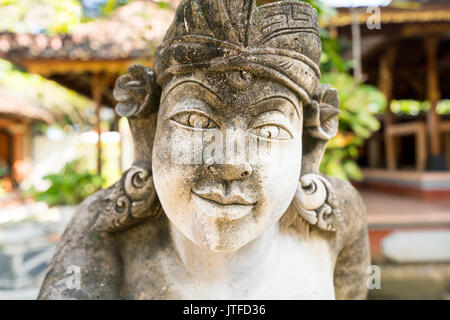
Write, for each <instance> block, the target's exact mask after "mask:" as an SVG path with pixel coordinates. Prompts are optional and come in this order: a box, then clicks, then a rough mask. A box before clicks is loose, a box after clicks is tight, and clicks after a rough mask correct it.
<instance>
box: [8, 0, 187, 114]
mask: <svg viewBox="0 0 450 320" xmlns="http://www.w3.org/2000/svg"><path fill="white" fill-rule="evenodd" d="M179 1H180V0H171V1H166V2H169V4H170V6H171V7H172V8H161V7H160V6H159V5H158V4H157V3H155V2H153V1H143V0H139V1H133V2H131V3H129V4H127V5H125V6H123V7H120V8H118V9H117V10H116V11H115V12H114V13H113V15H112V16H111V17H109V18H108V19H100V20H96V21H93V22H88V23H84V24H81V25H80V26H78V27H77V28H76V29H75V30H74V31H73V32H72V33H71V34H68V35H57V36H53V37H49V36H46V35H43V34H15V33H8V32H4V33H0V58H4V59H7V60H9V61H11V62H12V63H13V64H15V65H16V66H19V67H21V68H23V69H25V70H26V71H28V72H30V73H37V74H40V75H42V76H44V77H46V78H48V79H50V80H53V81H56V82H58V83H59V84H61V85H63V86H65V87H67V88H69V89H71V90H74V91H76V92H78V93H80V94H82V95H84V96H86V97H88V98H92V82H93V75H94V74H104V75H105V76H106V77H104V78H105V79H106V81H107V82H108V83H107V88H106V90H104V91H103V92H102V101H103V103H104V104H105V105H107V106H111V107H112V106H114V105H115V100H114V98H113V96H112V89H113V86H114V82H115V79H116V78H117V76H118V75H120V74H121V73H122V72H125V71H126V70H127V67H128V66H129V65H130V64H132V63H136V62H137V63H142V64H146V65H151V64H152V57H153V55H154V52H155V50H156V48H157V46H158V45H159V44H160V42H161V41H162V39H163V37H164V35H165V33H166V31H167V29H168V28H169V26H170V23H171V22H172V20H173V16H174V13H175V11H174V9H173V8H175V7H176V5H177V4H178V2H179Z"/></svg>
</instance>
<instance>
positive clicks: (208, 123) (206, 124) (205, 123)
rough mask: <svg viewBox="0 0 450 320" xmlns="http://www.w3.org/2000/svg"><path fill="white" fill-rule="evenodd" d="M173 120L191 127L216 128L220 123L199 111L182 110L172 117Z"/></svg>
mask: <svg viewBox="0 0 450 320" xmlns="http://www.w3.org/2000/svg"><path fill="white" fill-rule="evenodd" d="M172 120H173V121H175V122H177V123H179V124H181V125H183V126H186V127H189V128H198V129H214V128H218V125H217V124H216V123H215V122H214V121H212V120H211V119H210V118H209V117H207V116H206V115H203V114H200V113H197V112H182V113H179V114H176V115H175V116H173V117H172Z"/></svg>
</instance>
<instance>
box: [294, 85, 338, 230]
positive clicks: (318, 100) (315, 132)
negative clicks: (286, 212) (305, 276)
mask: <svg viewBox="0 0 450 320" xmlns="http://www.w3.org/2000/svg"><path fill="white" fill-rule="evenodd" d="M339 113H340V111H339V98H338V95H337V91H336V90H335V89H332V88H330V87H329V86H328V85H321V86H320V87H319V90H318V92H317V94H316V95H315V97H314V99H313V102H312V103H311V104H310V105H309V106H306V107H305V108H304V112H303V114H304V122H303V123H304V129H303V132H304V134H303V155H302V173H301V174H302V175H301V177H300V181H299V184H298V187H297V191H296V193H295V196H294V199H293V201H292V205H293V207H294V209H295V210H292V211H291V212H295V214H293V215H291V217H290V218H291V220H292V221H294V222H295V221H296V218H297V217H298V216H300V217H302V218H303V221H305V223H306V225H307V226H316V227H317V228H319V229H321V230H324V231H336V226H337V224H338V223H339V222H338V221H340V220H342V216H341V214H340V211H339V208H338V207H339V203H338V201H337V199H336V195H335V193H334V191H333V188H332V186H331V184H330V183H329V182H328V180H327V179H326V178H325V177H323V176H321V175H320V173H319V166H320V162H321V161H322V157H323V154H324V153H325V149H326V146H327V142H328V140H329V139H331V138H333V137H334V136H335V135H336V134H337V132H338V124H339V120H338V115H339ZM286 221H288V220H287V218H286ZM286 224H287V225H289V222H288V223H286ZM291 224H292V223H291ZM306 230H309V227H308V228H306Z"/></svg>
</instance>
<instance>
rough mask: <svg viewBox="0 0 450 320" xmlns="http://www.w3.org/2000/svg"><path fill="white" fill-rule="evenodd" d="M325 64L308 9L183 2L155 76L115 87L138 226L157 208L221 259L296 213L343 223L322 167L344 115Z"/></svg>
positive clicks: (322, 222) (241, 0) (139, 71)
mask: <svg viewBox="0 0 450 320" xmlns="http://www.w3.org/2000/svg"><path fill="white" fill-rule="evenodd" d="M320 55H321V42H320V37H319V32H318V26H317V13H316V11H315V10H314V9H313V8H311V7H310V6H309V5H307V4H305V3H303V2H277V3H272V4H268V5H264V6H259V7H256V5H255V1H246V0H184V1H182V2H181V4H180V6H179V7H178V9H177V12H176V16H175V20H174V22H173V23H172V26H171V27H170V29H169V31H168V32H167V35H166V37H165V39H164V41H163V43H162V44H161V45H160V47H159V48H158V50H157V52H156V57H155V61H154V71H152V70H150V69H148V68H146V67H142V66H132V67H130V69H129V73H128V74H127V75H124V76H122V77H121V78H119V79H118V82H117V84H116V89H115V97H116V99H117V100H118V101H119V102H120V103H119V105H118V106H117V111H118V113H119V114H120V115H123V116H127V117H128V118H129V121H130V126H131V129H132V133H133V138H134V143H135V150H136V151H135V164H134V167H133V168H132V170H131V171H130V172H133V176H132V177H131V178H130V179H128V180H130V181H131V182H129V184H128V185H127V181H128V180H127V178H126V177H125V178H124V189H125V192H126V193H127V192H128V197H127V199H128V200H126V201H128V202H130V203H127V208H126V210H129V212H130V213H131V214H132V215H133V216H134V217H135V218H140V217H142V216H146V215H147V214H146V213H143V212H145V210H146V209H145V208H147V209H148V207H149V206H150V203H153V202H155V201H156V202H158V201H159V202H160V204H161V206H162V208H163V210H164V212H165V214H166V215H167V217H168V219H169V221H170V222H171V223H172V224H173V226H175V227H176V228H177V229H178V230H179V231H181V233H182V234H183V235H184V236H186V237H187V238H188V239H190V240H191V241H193V242H194V243H196V244H197V245H199V246H203V247H207V248H209V249H211V250H215V251H229V250H236V249H238V248H240V247H242V246H244V245H245V244H247V243H249V242H250V241H252V240H254V239H255V238H257V237H258V236H259V235H260V234H261V233H263V232H264V231H265V230H266V229H267V228H268V227H269V226H271V225H274V224H276V223H278V222H279V220H280V219H281V218H282V216H283V215H286V212H288V211H289V210H288V208H290V206H291V205H292V207H291V209H292V210H295V212H296V214H297V215H298V216H299V217H302V219H304V221H306V222H307V223H309V224H311V225H316V226H317V227H318V228H320V229H323V230H327V231H332V230H333V229H334V216H335V215H337V214H338V213H337V212H334V211H333V207H334V206H335V203H334V199H332V192H331V190H330V187H329V185H328V184H327V182H326V180H325V179H323V178H321V177H320V176H319V175H318V166H319V164H320V161H321V158H322V155H323V152H324V150H325V146H326V142H327V141H328V139H330V138H331V137H333V136H334V135H335V134H336V132H337V124H338V122H337V115H338V113H339V111H338V100H337V94H336V91H334V90H332V89H329V88H328V87H326V86H322V85H320V82H319V81H320V71H319V66H318V65H319V62H320ZM136 168H138V169H136ZM139 168H140V169H139ZM136 170H137V171H138V172H139V174H137V175H136ZM139 170H141V171H139ZM151 177H152V178H153V182H151V183H142V182H141V183H139V181H140V180H145V179H147V180H151ZM135 180H136V181H137V182H136V181H135ZM133 181H135V182H134V184H133ZM153 183H154V185H153ZM143 185H145V187H144V189H143V190H145V192H141V191H139V192H137V191H136V190H138V189H139V188H142V186H143ZM127 186H128V187H127ZM127 188H128V189H127ZM130 189H132V191H130ZM154 189H156V196H155V194H154ZM127 190H128V191H127ZM133 190H134V191H133ZM152 192H153V193H152ZM151 193H152V194H151ZM133 197H134V198H133ZM130 199H131V200H130ZM122 204H123V203H122ZM122 204H120V203H119V205H118V204H117V201H116V207H117V205H118V206H119V207H121V205H122ZM136 208H139V209H136ZM116 209H117V208H116ZM119 209H120V208H119ZM133 210H134V211H133ZM294 218H295V217H294ZM290 219H291V220H292V217H291V218H290Z"/></svg>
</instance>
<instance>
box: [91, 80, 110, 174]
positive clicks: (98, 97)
mask: <svg viewBox="0 0 450 320" xmlns="http://www.w3.org/2000/svg"><path fill="white" fill-rule="evenodd" d="M106 85H107V82H106V77H105V76H104V75H103V74H101V73H95V74H94V76H93V78H92V84H91V90H92V99H93V100H94V104H95V121H96V123H95V130H96V131H97V135H98V140H97V173H98V174H99V175H101V174H102V141H101V135H102V128H101V118H100V109H101V106H102V94H103V90H104V89H105V87H106Z"/></svg>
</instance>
